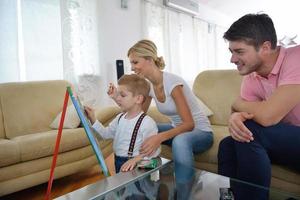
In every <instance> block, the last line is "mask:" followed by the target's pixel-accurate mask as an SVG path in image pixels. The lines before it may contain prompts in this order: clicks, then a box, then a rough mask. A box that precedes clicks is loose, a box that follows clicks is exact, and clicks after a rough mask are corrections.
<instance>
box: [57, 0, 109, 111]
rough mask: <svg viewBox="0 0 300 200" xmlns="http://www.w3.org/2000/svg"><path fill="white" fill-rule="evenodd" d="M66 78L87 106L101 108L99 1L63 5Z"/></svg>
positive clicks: (66, 0)
mask: <svg viewBox="0 0 300 200" xmlns="http://www.w3.org/2000/svg"><path fill="white" fill-rule="evenodd" d="M60 7H61V21H62V36H63V37H62V38H63V39H62V47H63V66H64V72H63V75H64V79H66V80H69V81H70V82H72V83H73V84H74V85H75V87H76V89H77V91H76V92H77V93H78V96H79V97H80V99H81V100H82V101H83V102H84V104H85V105H89V106H92V107H96V106H100V105H101V103H102V102H101V95H100V91H101V90H103V86H102V77H101V76H100V72H99V49H98V47H99V43H98V26H97V24H98V20H97V0H89V1H86V0H64V1H61V3H60Z"/></svg>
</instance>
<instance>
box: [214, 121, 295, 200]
mask: <svg viewBox="0 0 300 200" xmlns="http://www.w3.org/2000/svg"><path fill="white" fill-rule="evenodd" d="M244 124H245V125H246V126H247V128H248V129H249V130H250V131H251V132H252V133H253V137H254V140H253V141H251V142H249V143H247V142H238V141H236V140H234V139H233V138H232V137H230V136H229V137H226V138H225V139H223V140H222V141H221V142H220V145H219V152H218V168H219V169H218V172H219V174H221V175H224V176H228V177H231V178H235V179H238V180H243V181H246V182H250V183H253V184H257V185H260V186H262V187H261V189H258V188H256V187H251V186H246V185H245V184H237V183H234V182H233V181H232V185H231V187H232V189H233V192H234V195H235V199H237V200H239V199H242V200H247V199H257V200H264V199H266V200H267V199H268V195H269V191H268V188H269V187H270V181H271V163H275V164H280V165H285V166H288V167H292V168H294V169H296V170H299V171H300V127H299V126H293V125H289V124H285V123H279V124H276V125H274V126H269V127H264V126H261V125H259V124H258V123H256V122H254V121H253V120H247V121H245V123H244Z"/></svg>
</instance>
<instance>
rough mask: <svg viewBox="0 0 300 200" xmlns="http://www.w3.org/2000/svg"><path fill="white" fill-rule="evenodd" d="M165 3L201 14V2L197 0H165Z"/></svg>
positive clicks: (194, 13)
mask: <svg viewBox="0 0 300 200" xmlns="http://www.w3.org/2000/svg"><path fill="white" fill-rule="evenodd" d="M164 2H165V5H166V6H168V7H172V8H175V9H178V10H181V11H184V12H187V13H190V14H193V15H198V14H199V4H198V2H197V1H196V0H165V1H164Z"/></svg>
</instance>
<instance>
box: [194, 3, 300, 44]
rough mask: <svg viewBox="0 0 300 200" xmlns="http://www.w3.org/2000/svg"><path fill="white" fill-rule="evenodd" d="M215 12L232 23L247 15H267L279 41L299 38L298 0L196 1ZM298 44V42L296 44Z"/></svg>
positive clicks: (299, 6) (299, 5)
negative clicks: (228, 17)
mask: <svg viewBox="0 0 300 200" xmlns="http://www.w3.org/2000/svg"><path fill="white" fill-rule="evenodd" d="M198 1H199V3H200V4H204V5H206V6H208V7H210V8H212V9H214V10H217V11H219V12H221V13H223V14H225V15H227V16H230V17H231V18H232V19H233V21H234V20H236V19H238V18H239V17H241V16H243V15H245V14H247V13H258V12H264V13H267V14H268V15H269V16H270V17H271V18H272V19H273V22H274V24H275V28H276V29H277V35H278V38H279V39H280V38H281V37H283V36H284V35H288V36H290V37H293V36H295V35H298V39H299V37H300V26H299V19H300V12H299V8H300V1H299V0H284V1H282V0H198ZM298 43H299V42H298Z"/></svg>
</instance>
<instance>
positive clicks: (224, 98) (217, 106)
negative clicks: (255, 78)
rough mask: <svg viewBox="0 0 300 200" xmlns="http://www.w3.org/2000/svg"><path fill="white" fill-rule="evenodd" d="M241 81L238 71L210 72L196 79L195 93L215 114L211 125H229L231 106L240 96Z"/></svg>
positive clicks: (211, 118)
mask: <svg viewBox="0 0 300 200" xmlns="http://www.w3.org/2000/svg"><path fill="white" fill-rule="evenodd" d="M241 80H242V76H239V75H238V72H237V70H209V71H204V72H202V73H200V74H199V75H198V76H197V77H196V79H195V81H194V84H193V92H194V93H195V95H196V96H197V97H198V98H200V99H201V100H202V101H203V103H205V105H207V107H209V108H210V109H211V110H212V112H213V113H214V114H213V115H212V116H211V117H210V118H209V119H210V122H211V124H216V125H227V123H228V118H229V115H230V113H231V104H232V103H233V101H234V100H235V99H236V97H237V96H238V95H239V91H240V85H241ZM216 95H217V96H216Z"/></svg>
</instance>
